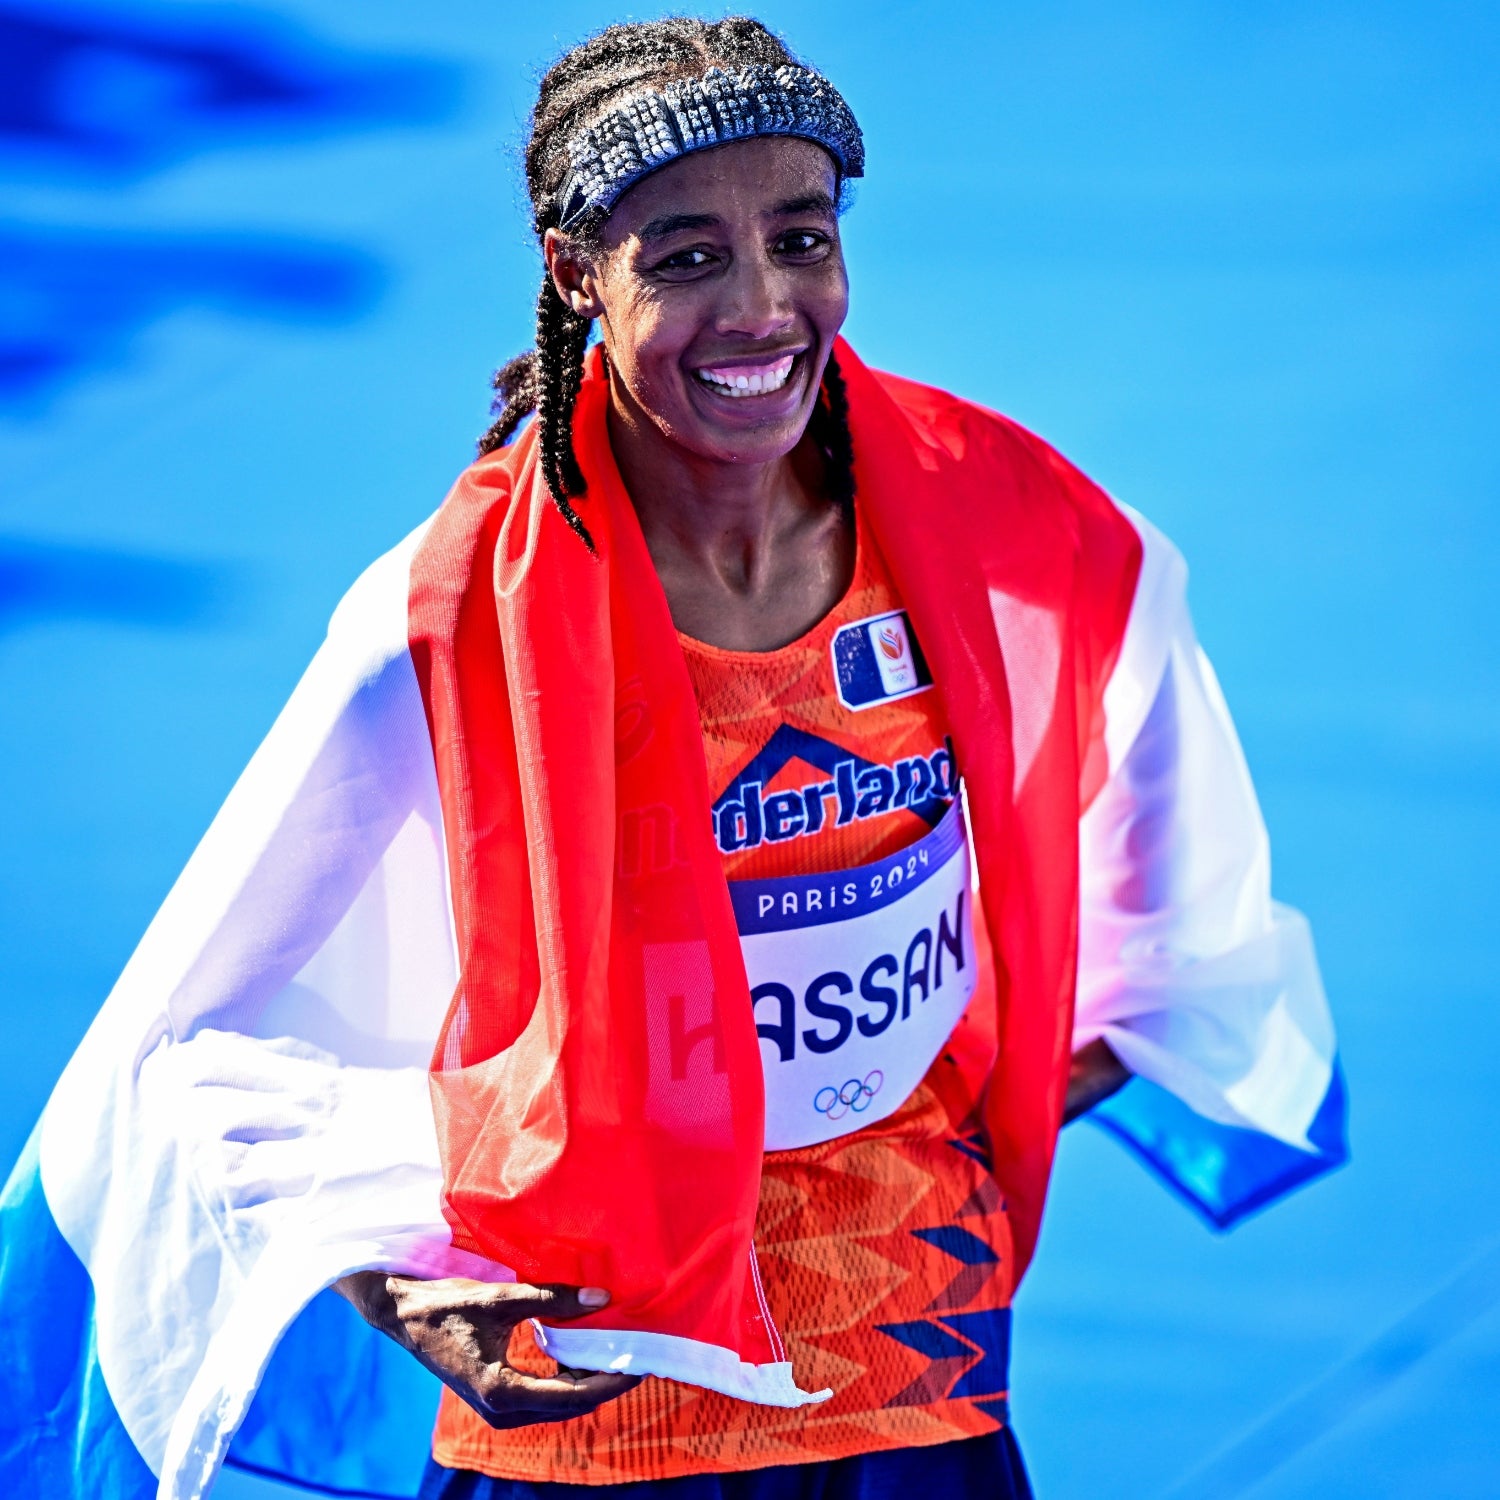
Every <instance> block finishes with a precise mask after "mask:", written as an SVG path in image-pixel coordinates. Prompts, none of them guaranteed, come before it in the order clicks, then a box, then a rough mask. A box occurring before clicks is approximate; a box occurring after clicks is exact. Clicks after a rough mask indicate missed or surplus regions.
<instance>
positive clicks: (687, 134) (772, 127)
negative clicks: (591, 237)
mask: <svg viewBox="0 0 1500 1500" xmlns="http://www.w3.org/2000/svg"><path fill="white" fill-rule="evenodd" d="M758 135H790V136H798V137H800V138H801V139H803V140H806V141H814V142H816V143H817V144H818V145H819V146H822V147H823V149H824V150H825V151H827V152H828V153H829V154H830V155H831V156H832V157H833V159H834V160H835V161H836V162H838V164H839V170H840V171H841V172H842V173H843V175H844V176H845V177H862V176H863V175H864V170H865V143H864V137H863V136H862V135H861V134H860V130H859V126H858V124H857V123H856V122H855V119H854V116H853V114H852V113H850V110H849V106H848V105H847V104H845V103H844V98H843V95H842V94H840V93H839V91H838V90H837V89H836V88H834V86H833V85H832V84H831V83H830V82H829V81H828V80H827V79H826V78H824V77H823V75H822V74H821V73H814V72H813V71H812V69H811V68H799V67H793V66H790V65H784V66H782V67H779V68H773V67H771V66H770V65H769V64H766V63H752V64H751V65H750V66H748V67H744V68H734V69H730V70H725V69H723V68H710V69H709V70H708V72H707V73H705V74H704V75H703V77H702V78H686V79H681V80H679V81H677V82H675V83H669V84H667V85H666V86H665V87H664V88H662V89H660V90H657V89H650V90H647V91H645V92H643V93H639V94H633V95H632V96H631V97H630V98H628V99H627V100H626V101H625V102H624V103H623V104H621V105H618V106H616V108H615V109H613V110H611V111H610V113H609V114H607V115H605V116H604V118H603V119H602V120H599V121H597V122H596V123H594V124H593V125H590V126H588V128H587V129H585V130H581V131H580V132H579V133H578V134H577V135H576V136H574V137H573V139H572V140H571V141H569V142H568V158H569V162H570V165H569V168H568V175H567V176H566V177H565V178H564V179H563V184H562V187H561V188H560V189H559V190H558V195H557V202H558V207H559V213H560V219H559V222H560V224H561V226H562V227H563V228H564V229H571V228H572V227H573V226H574V225H575V224H577V223H578V222H579V220H581V219H582V218H584V217H585V215H587V214H589V213H591V212H592V211H593V210H595V209H603V210H608V209H611V208H613V207H614V205H615V203H616V202H617V201H618V200H619V198H620V195H621V194H622V193H624V191H625V190H626V189H627V188H629V187H632V186H634V184H635V183H637V182H639V181H640V180H641V178H643V177H645V176H646V175H647V174H648V173H650V172H654V171H655V170H656V169H657V168H658V167H662V166H665V165H666V164H667V163H668V162H669V161H672V160H674V159H675V158H677V157H679V156H685V155H687V153H688V152H690V151H702V150H704V149H705V148H706V147H709V146H720V145H723V144H724V143H725V142H727V141H739V140H744V139H745V138H746V137H749V136H758Z"/></svg>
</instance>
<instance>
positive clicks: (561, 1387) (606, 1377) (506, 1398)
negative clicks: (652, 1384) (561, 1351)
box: [490, 1369, 642, 1422]
mask: <svg viewBox="0 0 1500 1500" xmlns="http://www.w3.org/2000/svg"><path fill="white" fill-rule="evenodd" d="M641 1380H642V1377H641V1376H639V1375H622V1374H620V1373H619V1372H618V1371H615V1370H598V1371H595V1370H591V1371H584V1372H581V1373H579V1374H577V1375H563V1374H558V1375H523V1374H522V1373H521V1372H520V1371H519V1370H515V1369H510V1370H507V1371H506V1375H505V1382H504V1390H503V1393H500V1392H497V1393H496V1396H495V1397H492V1398H491V1403H490V1405H491V1410H492V1412H493V1414H494V1416H496V1417H498V1418H501V1419H502V1420H503V1419H505V1418H519V1419H521V1420H524V1421H529V1422H545V1421H554V1422H557V1421H564V1420H566V1419H567V1418H568V1417H576V1416H582V1415H584V1414H585V1413H587V1412H591V1411H593V1410H594V1409H595V1408H596V1407H599V1406H603V1405H604V1403H605V1402H606V1401H613V1400H614V1399H615V1398H616V1397H618V1396H623V1395H624V1394H625V1392H626V1391H631V1390H634V1389H635V1387H636V1386H638V1385H639V1384H640V1383H641Z"/></svg>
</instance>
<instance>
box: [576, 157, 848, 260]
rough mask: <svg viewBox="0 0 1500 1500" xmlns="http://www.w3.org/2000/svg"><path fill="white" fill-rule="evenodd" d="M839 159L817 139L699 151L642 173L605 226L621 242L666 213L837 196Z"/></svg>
mask: <svg viewBox="0 0 1500 1500" xmlns="http://www.w3.org/2000/svg"><path fill="white" fill-rule="evenodd" d="M837 190H838V176H837V170H836V168H835V167H834V163H833V158H832V157H831V156H830V155H829V154H828V153H827V152H826V151H825V150H824V149H823V148H822V147H821V146H818V145H814V144H813V142H811V141H803V140H798V139H796V138H795V137H792V136H770V137H766V136H763V137H761V138H759V139H757V140H749V141H731V142H729V143H728V144H726V145H723V146H713V147H710V148H709V149H707V150H704V151H694V152H691V153H690V154H688V155H687V156H680V157H678V158H677V160H676V161H673V162H669V163H668V164H667V165H666V166H664V167H662V168H661V169H660V170H659V171H656V172H653V173H652V174H651V175H650V176H649V177H644V178H642V179H641V181H639V182H638V183H636V184H635V186H634V187H632V188H630V189H629V190H628V191H626V192H625V193H624V194H622V195H621V197H620V201H619V202H618V203H616V204H615V206H614V208H613V210H612V211H611V213H610V215H609V218H608V219H607V220H606V221H605V224H604V228H603V235H602V237H603V239H604V240H605V242H606V243H615V244H619V243H622V242H623V241H624V240H626V239H628V238H630V237H631V236H632V235H635V234H638V233H639V232H640V230H641V229H642V227H643V226H645V225H647V224H649V223H650V222H651V221H652V220H654V219H659V218H661V217H662V216H663V215H677V214H689V215H693V216H694V217H697V216H699V215H703V216H712V217H714V218H719V219H724V220H726V221H728V220H737V219H744V218H750V217H763V216H767V215H772V214H774V213H776V211H777V209H778V208H779V207H780V205H782V204H785V203H788V202H793V201H797V200H802V199H807V198H816V197H826V198H827V199H829V201H830V202H832V201H833V200H834V199H836V197H837Z"/></svg>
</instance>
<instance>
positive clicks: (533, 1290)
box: [493, 1282, 609, 1323]
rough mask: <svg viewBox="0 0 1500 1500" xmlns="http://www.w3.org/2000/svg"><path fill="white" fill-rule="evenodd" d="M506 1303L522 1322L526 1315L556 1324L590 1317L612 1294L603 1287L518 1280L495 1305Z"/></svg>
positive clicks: (509, 1310)
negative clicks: (535, 1284) (528, 1282)
mask: <svg viewBox="0 0 1500 1500" xmlns="http://www.w3.org/2000/svg"><path fill="white" fill-rule="evenodd" d="M502 1304H503V1305H504V1307H505V1310H506V1312H507V1314H508V1315H511V1316H514V1317H515V1319H516V1320H517V1321H518V1322H519V1321H520V1320H521V1319H522V1318H541V1319H543V1320H544V1321H546V1322H548V1323H553V1322H557V1321H567V1320H568V1319H569V1318H586V1317H587V1316H588V1315H589V1314H590V1313H596V1312H598V1311H599V1309H600V1308H602V1307H607V1306H608V1305H609V1293H608V1292H607V1291H606V1290H605V1289H604V1288H603V1287H602V1286H565V1285H563V1284H561V1283H558V1282H550V1283H546V1284H543V1285H540V1286H528V1285H526V1284H525V1283H524V1282H517V1283H515V1284H514V1285H512V1286H509V1287H506V1288H504V1291H503V1295H502V1296H500V1297H497V1298H496V1299H495V1302H494V1304H493V1305H495V1306H500V1305H502Z"/></svg>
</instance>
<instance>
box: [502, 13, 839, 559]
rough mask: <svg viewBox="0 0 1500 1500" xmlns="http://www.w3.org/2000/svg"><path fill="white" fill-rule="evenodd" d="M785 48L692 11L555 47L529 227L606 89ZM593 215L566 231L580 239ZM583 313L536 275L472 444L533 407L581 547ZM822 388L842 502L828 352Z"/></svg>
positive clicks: (535, 125) (542, 109) (820, 423)
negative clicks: (531, 321)
mask: <svg viewBox="0 0 1500 1500" xmlns="http://www.w3.org/2000/svg"><path fill="white" fill-rule="evenodd" d="M795 62H796V58H794V57H793V56H792V54H791V53H790V52H789V51H788V50H787V48H786V46H785V45H784V44H783V43H782V42H781V40H780V39H779V38H778V37H776V36H775V35H773V34H772V33H771V32H770V31H768V30H767V29H766V28H765V27H764V26H763V25H761V23H760V22H759V21H756V20H753V19H751V18H750V17H749V16H730V17H728V18H726V19H725V20H723V21H699V20H694V19H691V18H689V17H683V16H674V17H671V18H669V19H667V20H663V21H639V22H631V23H628V24H621V25H616V26H611V27H609V28H607V29H606V30H604V31H601V32H600V33H599V34H598V35H597V36H594V37H590V38H589V40H588V41H586V42H583V43H581V44H580V45H579V46H577V47H574V48H573V49H572V51H570V52H566V53H564V54H563V56H562V57H560V58H559V59H558V60H557V62H555V63H554V64H553V65H552V67H551V68H549V69H548V70H547V73H546V75H545V76H544V77H543V78H542V82H541V87H540V90H539V92H538V96H537V103H536V108H535V109H534V110H533V111H532V116H531V134H530V138H529V139H528V140H527V143H526V187H527V191H528V193H529V194H530V196H531V207H532V227H533V228H534V229H535V231H536V236H537V239H538V240H541V239H542V238H543V237H544V236H545V235H546V233H547V231H548V230H549V229H555V228H557V227H559V226H558V208H557V201H556V200H557V192H558V189H559V188H560V187H561V185H562V181H563V178H564V176H565V175H566V173H567V170H568V153H567V143H568V140H569V138H570V137H571V136H572V135H573V134H574V133H575V132H576V131H577V130H579V129H580V128H581V127H582V126H584V125H587V124H590V123H591V122H592V121H594V120H596V119H598V118H599V117H600V116H601V115H603V114H605V113H606V112H607V111H608V110H609V109H610V108H611V106H612V105H613V104H614V102H615V100H617V99H619V98H621V97H623V96H624V95H626V94H629V93H632V92H634V91H635V90H637V89H642V88H651V87H660V86H661V85H662V84H665V83H670V82H672V81H673V80H674V79H678V78H701V77H702V76H703V74H704V73H706V72H707V71H708V70H709V68H711V67H715V66H718V67H723V68H739V67H745V66H747V65H749V64H751V63H769V64H770V65H771V66H772V67H779V66H780V65H782V64H783V63H795ZM600 222H601V221H600V220H597V219H596V220H594V221H593V222H589V221H588V220H585V221H584V223H583V224H582V225H581V226H580V227H579V228H578V229H576V230H573V231H571V233H573V234H574V235H575V236H577V237H578V238H581V239H584V240H585V241H588V240H590V239H592V238H593V237H594V236H596V235H597V234H598V231H599V224H600ZM591 326H592V325H591V323H590V321H589V319H587V318H582V317H579V316H578V314H577V313H575V312H574V311H573V310H572V309H571V308H570V307H568V306H567V304H566V303H565V302H564V301H563V300H562V298H561V297H559V296H558V294H557V290H556V288H555V287H554V286H553V285H552V280H551V278H550V277H549V276H545V275H544V276H543V278H542V286H541V290H540V292H539V293H538V295H537V304H536V347H535V349H533V350H529V351H528V352H527V353H525V354H522V355H519V356H517V358H515V359H513V360H511V361H510V362H509V363H508V364H506V365H503V366H502V367H501V368H500V369H499V370H498V371H497V372H496V373H495V378H494V388H495V400H494V403H493V405H492V406H491V408H490V409H491V413H492V414H493V416H494V418H495V420H494V422H493V424H492V425H491V426H490V428H489V430H488V431H487V432H486V433H485V435H484V436H483V437H482V438H481V439H480V440H479V451H480V453H481V454H484V453H490V452H493V451H494V450H495V449H496V448H500V447H503V446H504V445H505V444H506V443H508V442H509V441H510V440H511V438H512V437H513V436H514V434H515V431H516V428H517V427H519V426H520V424H521V422H522V421H523V420H524V419H525V417H526V416H527V414H528V413H529V412H533V411H534V412H535V413H536V419H537V427H538V438H539V442H540V446H541V460H542V477H543V478H544V479H545V480H546V482H547V488H548V489H549V490H550V491H551V492H552V498H553V500H554V501H556V503H557V508H558V510H559V511H561V512H562V515H563V518H564V519H565V520H566V521H567V523H568V525H569V526H571V527H572V528H573V530H574V531H575V532H577V534H578V535H579V537H581V538H582V540H583V541H584V543H585V544H586V545H587V546H588V548H589V550H590V551H592V550H593V546H594V543H593V539H592V538H591V537H590V536H589V532H588V528H587V527H586V526H585V525H584V523H583V521H582V519H581V518H580V517H579V515H578V513H577V511H575V510H574V508H573V505H572V500H573V498H574V497H575V496H578V495H582V494H583V493H584V491H585V489H586V487H587V486H586V485H585V482H584V477H583V472H582V470H581V469H580V468H579V466H578V457H577V454H576V453H575V452H574V449H573V409H574V406H575V405H576V403H577V400H578V391H579V388H580V386H581V385H582V384H583V356H584V351H585V349H586V348H587V347H588V340H589V332H590V329H591ZM823 397H824V399H822V400H820V401H819V402H818V405H817V407H816V408H815V409H814V414H813V419H812V424H810V425H811V426H812V434H811V435H812V437H813V440H814V441H815V442H816V443H817V444H818V446H819V448H821V449H822V451H823V453H824V455H825V457H826V459H827V461H828V485H829V492H830V498H832V499H834V500H836V501H837V502H838V503H839V504H840V505H843V506H846V507H847V506H849V505H850V504H851V503H852V502H853V498H854V452H853V447H852V445H851V443H850V440H849V420H848V418H849V401H848V396H847V394H846V392H845V390H844V381H843V377H842V376H841V375H840V373H839V368H838V365H837V363H836V362H835V361H834V360H833V358H832V357H830V358H829V361H828V369H827V373H826V375H825V376H824V382H823Z"/></svg>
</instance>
